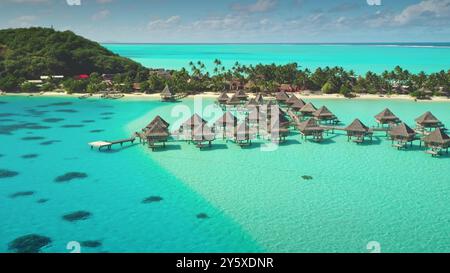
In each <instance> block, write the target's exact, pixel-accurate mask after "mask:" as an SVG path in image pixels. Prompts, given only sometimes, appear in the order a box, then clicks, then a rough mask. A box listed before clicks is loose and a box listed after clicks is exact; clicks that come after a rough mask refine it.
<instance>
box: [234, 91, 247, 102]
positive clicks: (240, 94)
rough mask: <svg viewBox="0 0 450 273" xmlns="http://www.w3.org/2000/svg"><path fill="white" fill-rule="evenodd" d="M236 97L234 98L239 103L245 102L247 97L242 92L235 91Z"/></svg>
mask: <svg viewBox="0 0 450 273" xmlns="http://www.w3.org/2000/svg"><path fill="white" fill-rule="evenodd" d="M234 95H235V96H236V98H238V99H239V100H240V101H247V99H248V96H247V94H246V93H245V92H244V90H242V89H240V90H237V91H236V93H235V94H234Z"/></svg>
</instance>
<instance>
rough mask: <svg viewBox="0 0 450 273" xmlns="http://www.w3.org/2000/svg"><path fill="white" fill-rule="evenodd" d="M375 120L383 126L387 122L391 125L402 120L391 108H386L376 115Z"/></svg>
mask: <svg viewBox="0 0 450 273" xmlns="http://www.w3.org/2000/svg"><path fill="white" fill-rule="evenodd" d="M375 120H376V122H377V123H378V124H379V125H381V126H383V125H385V124H387V125H388V126H391V125H395V124H398V123H400V122H401V120H400V119H399V118H398V117H397V116H396V115H395V114H394V113H392V111H391V110H390V109H389V108H386V109H384V110H383V111H382V112H381V113H379V114H378V115H376V116H375Z"/></svg>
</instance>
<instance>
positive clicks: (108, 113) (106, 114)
mask: <svg viewBox="0 0 450 273" xmlns="http://www.w3.org/2000/svg"><path fill="white" fill-rule="evenodd" d="M114 114H115V113H114V112H104V113H100V115H102V116H111V115H114Z"/></svg>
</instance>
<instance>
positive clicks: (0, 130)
mask: <svg viewBox="0 0 450 273" xmlns="http://www.w3.org/2000/svg"><path fill="white" fill-rule="evenodd" d="M50 128H51V127H48V126H43V125H39V124H37V123H30V122H27V123H16V124H9V125H2V126H0V134H2V135H11V134H12V133H13V132H15V131H18V130H26V129H28V130H45V129H50Z"/></svg>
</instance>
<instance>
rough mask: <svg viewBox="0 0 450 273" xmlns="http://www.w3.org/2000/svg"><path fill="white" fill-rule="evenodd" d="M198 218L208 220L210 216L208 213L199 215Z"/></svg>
mask: <svg viewBox="0 0 450 273" xmlns="http://www.w3.org/2000/svg"><path fill="white" fill-rule="evenodd" d="M197 218H198V219H208V218H209V216H208V214H206V213H199V214H197Z"/></svg>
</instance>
